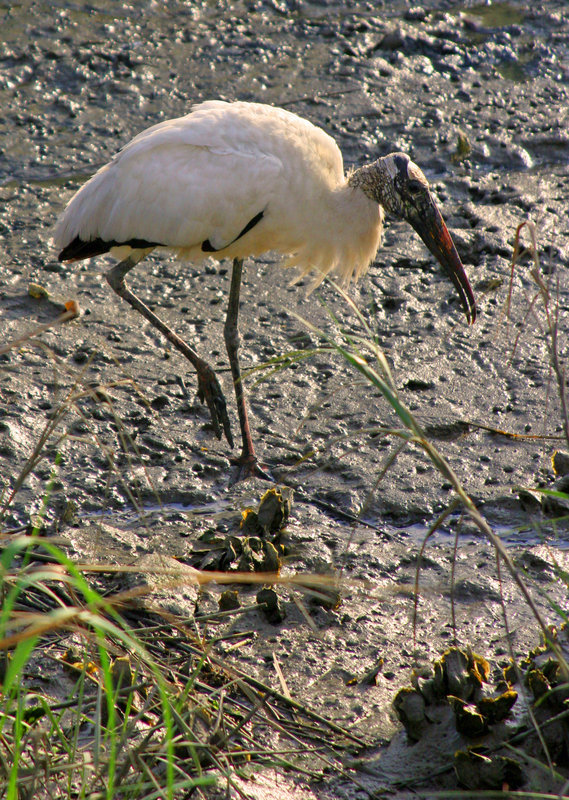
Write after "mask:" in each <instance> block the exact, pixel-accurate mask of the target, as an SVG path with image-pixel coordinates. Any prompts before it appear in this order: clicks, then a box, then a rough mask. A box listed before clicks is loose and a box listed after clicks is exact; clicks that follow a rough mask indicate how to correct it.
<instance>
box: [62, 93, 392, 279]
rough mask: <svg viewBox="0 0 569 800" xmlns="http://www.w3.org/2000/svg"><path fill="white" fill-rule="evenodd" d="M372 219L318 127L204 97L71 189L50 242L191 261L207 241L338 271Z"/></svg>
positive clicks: (374, 231)
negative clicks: (131, 244) (139, 245)
mask: <svg viewBox="0 0 569 800" xmlns="http://www.w3.org/2000/svg"><path fill="white" fill-rule="evenodd" d="M261 212H263V217H262V219H261V220H260V221H259V222H258V223H257V224H256V225H255V226H254V227H252V229H251V230H250V231H248V232H247V233H246V234H244V235H243V236H242V237H241V238H238V239H237V240H236V241H234V240H235V239H236V237H238V236H239V234H240V233H241V232H242V231H243V229H244V228H245V226H246V225H247V224H248V223H249V222H250V220H252V219H253V218H254V217H256V216H257V215H258V214H260V213H261ZM381 223H382V211H381V208H380V207H379V206H378V204H377V203H375V202H373V201H372V200H370V199H369V198H368V197H366V195H365V194H364V193H363V192H361V191H359V190H358V189H356V188H354V187H352V186H350V185H349V184H348V182H347V181H346V178H345V176H344V169H343V162H342V155H341V153H340V150H339V149H338V147H337V145H336V143H335V142H334V140H333V139H332V138H331V137H330V136H328V135H327V134H326V133H324V131H322V130H321V129H320V128H317V127H316V126H314V125H312V124H311V123H310V122H308V121H307V120H304V119H301V118H300V117H297V116H296V115H295V114H292V113H290V112H288V111H285V110H283V109H278V108H273V107H270V106H266V105H262V104H256V103H239V102H237V103H224V102H221V101H208V102H205V103H201V104H199V105H197V106H195V107H194V108H193V110H192V111H191V112H190V113H189V114H188V115H186V116H184V117H180V118H178V119H174V120H168V121H167V122H163V123H160V124H158V125H155V126H153V127H152V128H149V129H148V130H145V131H143V132H142V133H140V134H139V135H138V136H136V137H135V138H134V139H133V140H132V141H131V142H129V144H127V145H126V146H125V147H124V148H123V149H122V150H121V151H120V152H119V153H118V155H117V156H115V158H114V159H113V160H112V161H111V162H110V163H109V164H107V165H106V166H104V167H103V168H102V169H100V170H99V171H98V172H97V173H96V174H95V175H94V176H93V177H92V178H91V179H90V180H89V181H88V182H87V183H86V184H85V185H84V186H83V187H82V189H81V190H80V191H79V192H77V194H76V195H75V196H74V197H73V199H72V200H71V202H70V203H69V205H68V206H67V208H66V210H65V211H64V213H63V214H62V216H61V218H60V219H59V221H58V224H57V226H56V229H55V232H54V241H55V244H56V245H57V246H59V247H60V248H64V247H65V246H67V245H68V244H69V243H70V242H71V241H73V240H74V239H75V237H80V238H81V239H82V240H83V241H91V240H94V239H103V240H104V241H114V242H128V241H129V240H132V239H143V240H146V241H149V242H158V243H160V244H161V245H163V246H164V247H167V248H169V249H172V250H174V251H176V252H177V253H178V255H180V256H182V257H185V258H188V259H191V260H193V261H198V260H202V259H203V258H205V257H207V256H208V253H207V252H205V253H204V252H203V250H202V244H203V242H205V241H208V242H209V243H210V245H211V246H212V247H213V248H215V250H217V251H218V252H216V254H215V255H216V258H235V257H239V258H244V257H247V256H256V255H260V254H261V253H264V252H267V251H270V250H274V251H277V252H279V253H281V254H283V255H286V256H287V257H288V258H287V261H286V263H287V264H289V265H293V264H295V265H298V266H299V267H300V268H301V270H302V272H307V271H309V270H312V269H315V270H316V271H317V274H319V275H324V274H326V273H327V272H329V271H332V272H333V273H335V274H336V275H337V276H338V277H339V278H340V279H349V278H350V277H351V276H352V275H356V276H357V275H359V274H360V273H361V272H363V271H364V270H365V269H366V268H367V267H368V265H369V263H370V262H371V260H372V259H373V257H374V256H375V253H376V251H377V248H378V246H379V244H380V238H381ZM121 250H122V252H121ZM111 252H113V254H115V251H111ZM125 253H126V251H125V250H124V248H121V249H120V250H119V248H116V254H117V255H120V257H123V256H124V254H125Z"/></svg>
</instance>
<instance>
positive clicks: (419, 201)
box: [53, 100, 476, 477]
mask: <svg viewBox="0 0 569 800" xmlns="http://www.w3.org/2000/svg"><path fill="white" fill-rule="evenodd" d="M384 210H385V211H387V212H389V213H391V214H394V215H395V216H396V217H400V218H403V219H406V220H407V221H408V222H409V223H410V224H411V225H412V226H413V228H414V229H415V230H416V231H417V233H418V234H419V236H420V237H421V239H422V240H423V242H424V243H425V244H426V246H427V247H428V249H429V250H430V251H431V253H432V254H433V255H434V256H435V257H436V258H437V260H438V261H439V263H440V264H441V266H442V268H443V269H444V271H445V272H446V274H447V276H448V277H449V278H450V279H451V281H452V282H453V284H454V286H455V287H456V289H457V291H458V295H459V297H460V302H461V304H462V307H463V309H464V311H465V313H466V317H467V319H468V321H469V322H471V323H472V322H474V320H475V317H476V306H475V301H474V295H473V292H472V289H471V287H470V284H469V282H468V278H467V276H466V273H465V271H464V268H463V266H462V264H461V261H460V258H459V255H458V253H457V251H456V248H455V246H454V243H453V241H452V239H451V236H450V234H449V232H448V230H447V227H446V225H445V223H444V221H443V218H442V216H441V214H440V212H439V210H438V209H437V207H436V205H435V202H434V200H433V196H432V194H431V192H430V191H429V185H428V183H427V180H426V178H425V176H424V175H423V173H422V172H421V170H420V169H419V168H418V167H417V166H416V165H415V164H414V163H413V162H412V161H411V160H410V159H409V157H408V156H407V155H405V154H404V153H391V154H390V155H387V156H384V157H383V158H379V159H378V160H377V161H374V162H373V163H372V164H369V165H368V166H363V167H361V168H359V169H355V170H353V171H351V172H350V173H349V174H348V175H347V176H345V175H344V169H343V163H342V154H341V152H340V150H339V148H338V146H337V145H336V143H335V142H334V140H333V139H332V138H331V137H330V136H328V135H327V134H326V133H324V131H322V130H321V129H320V128H318V127H316V126H315V125H313V124H311V123H310V122H308V121H307V120H305V119H302V118H301V117H298V116H296V115H295V114H292V113H291V112H289V111H285V110H283V109H281V108H274V107H272V106H268V105H263V104H260V103H245V102H234V103H226V102H222V101H215V100H213V101H207V102H204V103H200V104H199V105H195V106H194V107H193V108H192V110H191V111H190V113H189V114H187V115H186V116H184V117H180V118H178V119H171V120H167V121H166V122H161V123H159V124H158V125H154V126H153V127H151V128H148V129H147V130H145V131H143V132H142V133H140V134H138V136H136V137H135V138H134V139H133V140H132V141H131V142H129V143H128V144H127V145H126V146H125V147H123V149H122V150H121V151H120V152H119V153H118V154H117V155H116V156H115V157H114V158H113V159H112V161H110V162H109V163H108V164H106V165H105V166H104V167H102V168H101V169H100V170H99V171H98V172H97V173H96V174H95V175H93V177H92V178H91V179H90V180H89V181H88V182H87V183H86V184H85V185H84V186H83V187H82V188H81V189H79V191H78V192H77V193H76V194H75V195H74V197H72V199H71V201H70V202H69V204H68V206H67V208H66V209H65V211H64V212H63V214H62V215H61V217H60V218H59V220H58V223H57V225H56V228H55V232H54V237H53V238H54V242H55V245H56V246H57V247H58V248H59V249H60V253H59V260H60V261H79V260H81V259H84V258H90V257H92V256H98V255H101V254H102V253H107V252H110V254H111V255H113V256H115V257H116V258H118V259H119V263H118V264H116V265H115V266H113V267H112V269H110V270H109V271H108V272H107V273H106V278H107V280H108V282H109V284H110V285H111V287H112V288H113V289H114V291H115V292H116V293H117V294H118V295H119V296H120V297H122V298H123V299H124V300H126V301H127V302H128V303H129V304H130V305H131V306H132V307H133V308H134V309H136V310H137V311H139V312H140V313H141V314H142V315H143V316H144V317H145V318H146V319H147V320H148V321H149V322H150V323H151V324H152V325H154V326H155V327H156V328H157V329H158V330H159V331H161V333H162V334H163V335H164V336H165V337H166V338H167V339H168V340H169V341H170V342H171V343H172V344H173V345H174V347H176V348H177V349H178V350H179V351H180V352H181V353H183V355H184V356H186V358H188V359H189V360H190V361H191V363H192V364H193V366H194V367H195V369H196V372H197V378H198V395H199V397H200V399H201V400H202V402H203V401H205V402H206V403H207V405H208V407H209V411H210V414H211V419H212V422H213V427H214V430H215V433H216V435H217V437H218V438H221V436H222V432H221V428H223V432H224V433H225V436H226V438H227V440H228V442H229V444H230V445H231V446H233V438H232V435H231V429H230V424H229V417H228V415H227V410H226V403H225V398H224V395H223V392H222V390H221V387H220V385H219V383H218V380H217V378H216V376H215V373H214V371H213V369H212V368H211V367H210V366H209V364H208V363H207V362H206V361H204V360H203V359H202V358H201V357H200V356H199V355H198V354H197V352H196V351H195V350H194V349H193V348H192V347H190V346H189V345H188V344H187V343H186V342H184V341H183V340H182V339H181V338H180V337H179V336H178V335H177V334H176V333H175V332H174V331H173V330H172V329H171V328H169V327H168V326H167V325H166V324H165V323H164V322H163V321H162V320H161V319H159V317H157V316H156V314H154V313H153V311H151V310H150V308H148V306H146V305H145V304H144V303H143V302H142V301H141V300H140V299H139V298H138V297H137V296H136V295H135V294H134V293H133V292H132V291H131V290H130V289H129V287H128V286H127V285H126V283H125V276H126V275H127V273H128V272H129V271H130V270H131V269H132V268H133V267H134V266H135V265H136V264H137V263H138V262H139V261H140V260H141V259H143V258H144V257H145V256H147V255H148V254H149V253H150V252H151V251H152V250H153V249H154V248H167V249H168V250H170V251H174V252H175V253H176V254H177V255H178V256H179V257H181V258H185V259H188V260H191V261H194V262H195V261H201V260H203V259H205V258H208V257H210V256H213V257H214V258H216V259H219V260H221V259H224V258H231V259H233V271H232V277H231V289H230V293H229V302H228V308H227V316H226V322H225V328H224V336H225V343H226V348H227V354H228V357H229V363H230V365H231V372H232V376H233V384H234V390H235V395H236V400H237V410H238V414H239V423H240V427H241V435H242V441H243V449H242V452H241V455H240V457H239V458H238V459H236V460H235V463H237V464H238V465H239V466H240V474H239V477H247V476H248V475H254V474H261V473H262V470H261V469H260V467H259V465H258V463H257V458H256V456H255V449H254V446H253V441H252V438H251V433H250V430H249V423H248V418H247V409H246V405H245V397H244V393H243V382H242V380H241V372H240V368H239V360H238V347H239V335H238V328H237V323H238V312H239V291H240V284H241V273H242V267H243V259H244V258H246V257H247V256H258V255H260V254H261V253H265V252H267V251H271V250H272V251H276V252H277V253H280V254H282V255H284V256H286V257H287V258H286V261H285V265H287V266H288V265H297V266H298V267H300V269H301V271H302V273H306V272H309V271H315V272H316V275H317V277H316V283H319V282H320V280H322V279H323V277H324V276H325V275H326V274H328V273H332V274H334V275H335V276H336V277H337V278H338V279H339V280H340V281H341V282H346V281H348V280H349V279H350V278H352V277H356V278H357V277H358V276H359V275H361V274H362V273H363V272H364V271H365V270H366V269H367V267H368V266H369V264H370V263H371V261H372V260H373V258H374V256H375V254H376V251H377V249H378V247H379V245H380V242H381V233H382V222H383V215H384Z"/></svg>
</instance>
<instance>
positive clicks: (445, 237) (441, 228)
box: [409, 202, 476, 325]
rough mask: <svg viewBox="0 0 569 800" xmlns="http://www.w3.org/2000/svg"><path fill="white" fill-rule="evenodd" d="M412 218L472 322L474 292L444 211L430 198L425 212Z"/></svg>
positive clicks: (474, 317) (473, 318) (474, 305)
mask: <svg viewBox="0 0 569 800" xmlns="http://www.w3.org/2000/svg"><path fill="white" fill-rule="evenodd" d="M409 221H410V222H411V224H412V225H413V227H414V228H415V230H416V231H417V233H418V234H419V236H420V237H421V239H422V240H423V242H424V243H425V244H426V245H427V247H428V248H429V250H430V251H431V253H432V254H433V255H434V256H435V258H436V259H437V261H438V262H439V264H440V265H441V267H442V268H443V270H444V271H445V273H446V275H447V277H448V278H450V280H451V281H452V283H453V285H454V287H455V289H456V290H457V292H458V296H459V298H460V303H461V305H462V308H463V311H464V313H465V314H466V318H467V320H468V322H469V323H470V324H471V325H472V324H473V323H474V321H475V320H476V301H475V299H474V292H473V291H472V287H471V285H470V281H469V280H468V276H467V275H466V272H465V270H464V267H463V265H462V261H461V260H460V256H459V255H458V252H457V250H456V247H455V245H454V242H453V240H452V237H451V235H450V233H449V230H448V228H447V226H446V224H445V221H444V219H443V218H442V215H441V212H440V211H439V210H438V208H437V207H436V205H435V203H434V202H431V203H430V204H429V206H428V208H427V209H426V210H424V213H422V214H420V215H413V217H412V218H411V219H410V220H409Z"/></svg>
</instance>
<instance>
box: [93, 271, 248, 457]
mask: <svg viewBox="0 0 569 800" xmlns="http://www.w3.org/2000/svg"><path fill="white" fill-rule="evenodd" d="M138 261H140V259H139V258H135V257H133V256H129V257H127V258H125V259H124V260H123V261H120V262H119V263H118V264H116V265H115V266H114V267H113V268H112V269H110V270H109V271H108V272H107V273H105V277H106V279H107V281H108V282H109V284H110V286H111V288H112V289H113V290H114V291H115V292H116V293H117V294H118V295H119V297H122V298H123V300H126V302H127V303H128V304H129V305H130V306H132V308H134V309H135V310H136V311H138V312H139V313H140V314H142V316H143V317H145V318H146V319H147V320H148V322H150V323H151V325H153V326H154V327H155V328H157V329H158V330H159V331H160V333H162V334H163V335H164V336H165V337H166V339H168V341H169V342H171V343H172V344H173V345H174V347H175V348H176V349H177V350H179V351H180V353H182V355H184V356H185V357H186V358H187V359H188V360H189V361H191V363H192V364H193V366H194V367H195V369H196V372H197V374H198V397H199V398H200V400H201V401H202V403H203V402H204V401H205V402H206V403H207V407H208V408H209V413H210V414H211V421H212V424H213V428H214V431H215V435H216V436H217V438H218V439H221V436H222V433H221V427H220V423H221V425H222V426H223V432H224V433H225V438H226V439H227V441H228V442H229V445H230V446H231V447H233V436H232V435H231V427H230V424H229V416H228V414H227V407H226V403H225V397H224V396H223V392H222V390H221V386H220V385H219V381H218V380H217V377H216V375H215V372H214V371H213V369H212V368H211V367H210V366H209V364H208V363H207V361H204V360H203V358H200V356H199V355H198V354H197V353H196V351H195V350H194V349H193V348H191V347H190V346H189V345H188V344H187V343H186V342H185V341H184V340H183V339H181V338H180V337H179V336H178V334H177V333H175V332H174V331H173V330H172V329H171V328H169V327H168V325H166V323H164V322H162V320H161V319H160V317H157V316H156V314H155V313H154V312H153V311H151V310H150V309H149V308H148V306H147V305H145V304H144V303H143V302H142V300H140V298H138V297H137V296H136V295H135V294H134V292H133V291H131V289H129V287H128V286H127V285H126V282H125V275H126V274H127V273H128V272H129V271H130V270H131V269H132V268H133V267H134V266H136V264H137V263H138Z"/></svg>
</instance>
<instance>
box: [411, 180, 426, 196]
mask: <svg viewBox="0 0 569 800" xmlns="http://www.w3.org/2000/svg"><path fill="white" fill-rule="evenodd" d="M424 188H425V185H424V184H423V183H421V181H420V180H418V179H417V178H411V179H410V180H408V181H407V189H408V191H409V194H419V192H421V191H422V190H423V189H424Z"/></svg>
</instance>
